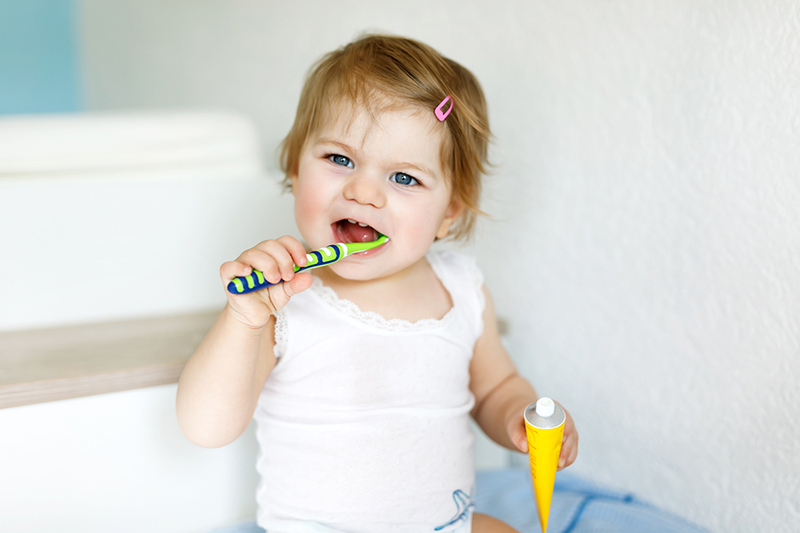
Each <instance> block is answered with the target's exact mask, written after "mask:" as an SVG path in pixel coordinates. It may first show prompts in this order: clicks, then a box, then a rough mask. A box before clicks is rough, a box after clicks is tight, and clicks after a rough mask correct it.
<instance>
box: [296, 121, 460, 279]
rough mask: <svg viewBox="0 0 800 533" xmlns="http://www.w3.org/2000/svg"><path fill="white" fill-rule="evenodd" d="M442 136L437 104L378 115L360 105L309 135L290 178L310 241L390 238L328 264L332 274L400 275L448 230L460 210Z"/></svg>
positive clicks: (299, 216)
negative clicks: (444, 163)
mask: <svg viewBox="0 0 800 533" xmlns="http://www.w3.org/2000/svg"><path fill="white" fill-rule="evenodd" d="M441 142H442V133H441V125H440V124H439V123H438V122H437V121H436V120H435V118H434V114H433V111H431V112H430V113H423V112H419V111H416V112H415V111H414V110H403V109H401V110H396V111H388V112H384V113H381V114H380V115H379V118H378V119H377V120H373V118H372V117H371V116H370V114H369V113H367V112H365V111H364V110H363V109H360V110H358V112H357V113H356V114H355V117H354V118H353V119H352V120H351V116H349V114H347V115H344V116H340V117H339V118H338V119H336V120H333V121H331V123H330V124H328V125H327V126H323V127H322V128H321V129H320V131H318V132H316V133H315V134H313V135H312V136H310V137H309V139H308V141H307V142H306V144H305V146H304V148H303V151H302V153H301V155H300V160H299V163H298V170H297V175H296V176H293V177H292V186H293V192H294V195H295V219H296V220H297V226H298V228H299V229H300V233H301V234H302V235H303V238H304V239H305V240H306V242H307V243H308V245H309V246H310V247H311V248H312V249H316V248H321V247H323V246H327V245H329V244H332V243H335V242H356V241H358V242H368V241H372V240H375V239H376V238H377V233H376V232H380V233H382V234H384V235H386V236H388V237H389V239H390V241H389V242H388V243H387V244H385V245H383V246H380V247H379V248H375V249H373V250H370V251H368V252H365V253H363V254H358V255H353V256H350V257H348V258H346V259H345V260H343V261H341V262H339V263H337V264H335V265H333V266H331V267H330V268H331V269H332V270H333V272H334V273H335V274H337V275H338V276H340V277H342V278H345V279H352V280H366V279H377V278H384V277H388V276H391V275H395V274H402V273H403V272H404V271H405V270H406V269H409V268H410V267H412V266H413V265H415V264H416V263H417V262H419V261H420V260H421V259H422V257H423V256H424V255H425V253H426V252H427V251H428V248H429V247H430V246H431V244H432V243H433V241H434V240H435V239H436V238H437V237H439V238H443V237H445V236H446V235H447V232H448V230H449V228H450V226H451V224H453V222H455V221H456V220H457V219H458V217H459V215H460V214H461V209H460V207H459V205H458V204H457V203H456V202H453V201H452V200H451V196H452V195H451V189H450V183H449V180H448V179H447V176H446V175H445V172H444V170H443V168H442V164H441V161H440V157H439V153H440V152H439V151H440V146H441ZM348 221H351V222H348ZM352 221H355V222H356V224H353V223H352ZM361 224H364V225H366V227H365V226H362V225H361Z"/></svg>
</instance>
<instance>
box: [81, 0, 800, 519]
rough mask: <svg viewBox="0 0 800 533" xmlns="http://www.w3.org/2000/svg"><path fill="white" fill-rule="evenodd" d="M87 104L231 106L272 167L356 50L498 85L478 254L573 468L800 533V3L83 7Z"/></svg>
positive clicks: (163, 3) (685, 511)
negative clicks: (317, 68)
mask: <svg viewBox="0 0 800 533" xmlns="http://www.w3.org/2000/svg"><path fill="white" fill-rule="evenodd" d="M82 24H83V32H82V36H83V43H84V56H83V60H84V67H85V73H86V79H85V85H86V88H87V93H88V95H87V100H88V103H89V105H90V107H92V108H95V109H101V108H119V107H134V108H138V107H154V106H155V107H160V106H165V107H173V106H208V105H211V106H215V107H224V108H230V109H234V110H240V111H243V112H245V113H247V114H248V115H249V116H251V117H253V118H254V119H255V120H256V121H257V124H258V126H259V128H260V131H261V133H262V135H263V138H264V147H265V149H266V150H267V153H270V154H271V153H272V152H271V150H273V149H274V147H275V146H276V145H277V143H278V142H279V141H280V139H281V137H282V136H283V135H284V134H285V132H286V131H287V129H288V127H289V125H290V123H291V120H292V116H293V113H294V106H295V104H296V101H297V96H298V91H299V88H300V85H301V83H302V77H303V74H304V73H305V71H306V69H307V68H308V66H309V65H310V64H311V62H312V61H314V60H316V59H317V58H318V57H319V56H320V55H321V54H322V53H324V52H326V51H328V50H330V49H332V48H334V47H336V46H338V45H340V44H343V43H344V42H346V41H348V40H350V39H351V38H352V37H353V36H354V35H356V34H357V33H358V32H360V31H361V30H364V29H380V30H386V31H391V32H394V33H399V34H403V35H408V36H411V37H416V38H419V39H422V40H424V41H426V42H428V43H429V44H431V45H433V46H434V47H436V48H438V49H439V50H440V51H442V52H443V53H444V54H446V55H448V56H451V57H453V58H454V59H457V60H459V61H461V62H462V63H464V64H465V65H466V66H468V67H469V68H471V69H472V70H473V71H474V72H475V73H476V74H477V75H478V77H479V78H480V79H481V80H482V82H483V84H484V88H485V90H486V93H487V97H488V99H489V103H490V113H491V121H492V125H493V129H494V132H495V136H496V139H495V140H496V146H495V149H494V150H493V158H494V161H495V163H497V169H496V172H495V174H494V175H493V176H492V177H491V178H490V179H489V180H488V182H489V184H490V185H489V186H488V191H487V199H486V202H485V208H486V209H487V210H488V211H490V212H492V213H494V214H495V219H494V221H493V222H490V223H486V224H485V225H484V226H483V228H482V230H481V233H480V235H479V238H478V240H477V241H476V243H475V245H474V247H473V249H474V250H475V251H476V252H477V253H478V254H479V256H480V261H481V264H482V265H483V266H484V267H485V269H486V272H487V280H488V282H489V284H490V286H491V288H492V290H493V293H494V294H495V298H496V300H497V305H498V309H499V310H500V311H499V312H500V313H501V314H502V315H503V316H505V317H506V318H507V320H508V321H509V323H510V327H511V331H510V335H509V344H510V346H511V348H512V349H513V352H514V355H515V357H516V359H517V361H518V363H519V366H520V368H521V370H522V371H523V372H524V373H525V374H526V375H527V376H529V377H530V378H531V379H532V380H533V381H534V382H535V383H536V384H537V386H538V387H539V389H540V391H541V392H542V393H546V394H548V395H552V396H554V397H556V398H557V399H560V400H561V401H562V402H563V403H564V404H566V405H567V406H568V408H570V409H571V411H572V413H573V415H574V416H575V419H576V421H577V424H578V427H579V429H580V434H581V454H580V457H579V459H578V462H577V463H576V465H575V466H574V469H575V471H576V472H578V473H581V474H584V475H586V476H589V477H591V478H593V479H595V480H598V481H601V482H604V483H608V484H611V485H613V486H616V487H621V488H626V489H630V490H633V491H635V492H636V493H637V494H638V495H639V496H641V497H643V498H645V499H648V500H650V501H652V502H654V503H656V504H657V505H659V506H661V507H663V508H666V509H669V510H671V511H674V512H677V513H679V514H681V515H683V516H685V517H688V518H689V519H692V520H694V521H696V522H698V523H700V524H702V525H705V526H707V527H709V528H710V529H712V530H713V531H718V532H722V531H724V532H745V531H756V530H758V531H790V530H792V529H794V528H795V527H796V524H797V523H798V521H800V485H798V483H797V479H798V476H800V448H799V447H798V444H797V443H798V442H800V421H799V420H800V417H798V414H800V408H798V405H800V388H799V387H798V386H797V384H796V383H797V376H798V373H799V372H800V357H798V356H800V346H799V345H800V331H798V324H799V323H800V307H799V306H798V305H797V301H796V295H797V294H798V290H800V269H799V268H798V266H800V263H799V262H798V257H800V255H799V253H800V240H799V239H798V236H799V235H798V229H797V228H798V227H800V215H798V212H797V209H796V206H797V205H798V204H800V183H799V182H798V180H797V177H798V174H800V151H798V150H797V146H798V145H799V144H800V142H799V141H800V138H798V137H800V92H798V90H797V87H798V86H800V79H799V78H800V63H798V57H800V40H799V39H800V37H799V36H800V31H798V30H800V7H798V4H797V3H796V2H794V1H793V0H774V1H771V2H747V1H744V0H738V1H722V0H718V1H712V0H699V1H698V0H680V1H674V2H657V1H655V0H647V1H634V0H628V1H622V0H618V1H608V2H594V1H592V0H564V1H560V2H551V1H532V2H521V1H520V2H512V1H497V0H495V1H483V0H480V1H477V0H476V1H473V2H461V1H455V0H452V1H442V2H429V1H410V2H402V3H398V2H367V1H363V2H360V1H339V2H335V3H332V2H327V1H323V0H318V1H309V2H279V1H270V2H267V1H235V2H228V1H221V0H218V1H208V2H192V1H189V0H182V1H178V0H159V1H156V0H150V1H144V0H142V1H133V0H129V1H125V2H114V3H108V2H103V1H100V0H84V1H83V3H82Z"/></svg>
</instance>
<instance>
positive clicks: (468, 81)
mask: <svg viewBox="0 0 800 533" xmlns="http://www.w3.org/2000/svg"><path fill="white" fill-rule="evenodd" d="M448 95H449V96H450V97H451V99H452V104H453V109H452V112H451V113H450V114H449V116H447V118H446V119H445V120H444V121H442V122H441V125H442V128H443V129H444V135H443V139H444V140H443V142H442V147H441V154H440V157H441V162H442V167H443V168H444V169H445V172H446V173H447V174H448V178H449V179H450V186H451V190H452V195H453V199H454V200H457V201H459V202H460V203H461V205H462V206H463V207H464V212H463V214H462V216H461V217H460V219H459V220H458V221H457V222H456V224H455V225H454V227H453V228H452V231H451V234H450V235H451V236H452V237H454V238H457V239H458V238H467V237H469V236H470V235H471V233H472V232H473V230H474V226H475V222H476V219H477V216H478V215H480V214H483V213H482V212H481V210H480V208H479V207H478V205H479V202H480V190H481V175H482V174H483V173H484V172H485V169H486V166H487V165H488V163H487V151H488V144H489V136H490V131H489V120H488V117H487V114H486V101H485V99H484V96H483V91H482V90H481V87H480V84H479V83H478V80H477V79H476V78H475V76H473V75H472V73H471V72H470V71H468V70H467V69H466V68H464V67H462V66H461V65H459V64H458V63H456V62H455V61H452V60H450V59H447V58H446V57H443V56H442V55H441V54H439V53H438V52H436V51H435V50H434V49H433V48H431V47H430V46H427V45H425V44H423V43H420V42H417V41H414V40H412V39H406V38H403V37H395V36H388V35H366V36H364V37H361V38H359V39H357V40H356V41H353V42H352V43H350V44H348V45H346V46H344V47H342V48H339V49H338V50H335V51H333V52H331V53H329V54H327V55H325V56H324V57H323V58H322V59H321V60H320V61H319V62H317V63H316V64H315V65H314V66H313V67H312V70H311V72H310V74H309V75H308V77H307V79H306V82H305V85H304V87H303V91H302V93H301V95H300V102H299V104H298V106H297V114H296V116H295V121H294V125H293V126H292V129H291V130H290V131H289V134H288V135H287V136H286V138H285V139H284V140H283V144H282V145H281V153H280V165H281V169H282V170H283V172H284V173H285V174H286V178H285V181H284V183H285V184H286V185H287V186H291V177H292V176H293V175H296V174H297V168H298V163H299V160H300V154H301V152H302V150H303V146H304V145H305V143H306V141H307V140H308V138H309V137H310V136H311V135H313V134H314V133H315V132H316V131H318V129H319V128H320V127H322V126H323V125H325V124H326V123H327V121H328V120H330V119H331V118H332V117H331V115H332V113H333V110H334V109H336V105H337V104H341V102H342V99H344V100H345V101H348V102H349V103H351V104H352V106H351V107H352V108H353V109H356V108H358V107H359V106H360V107H363V108H365V109H367V110H369V112H371V113H375V112H376V109H377V108H378V107H380V108H381V109H386V108H387V107H393V108H396V107H401V106H413V107H417V108H420V109H422V110H426V112H430V113H433V112H434V109H435V108H436V107H437V106H438V105H439V104H440V103H441V102H442V100H443V99H444V98H445V97H446V96H448ZM449 105H450V102H448V103H447V104H445V109H447V107H449Z"/></svg>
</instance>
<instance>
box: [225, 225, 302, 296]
mask: <svg viewBox="0 0 800 533" xmlns="http://www.w3.org/2000/svg"><path fill="white" fill-rule="evenodd" d="M237 261H238V262H240V263H243V264H245V265H249V266H251V267H252V268H253V269H255V270H258V271H260V272H261V273H262V274H264V278H265V279H266V280H267V281H269V282H270V283H273V284H275V283H279V282H280V281H281V280H283V281H289V280H291V279H292V278H293V277H294V265H295V264H296V263H300V264H301V266H302V264H305V261H306V259H305V249H304V248H303V245H302V244H300V242H299V241H297V239H295V238H294V237H290V236H288V235H287V236H284V237H281V238H279V239H276V240H268V241H263V242H260V243H259V244H257V245H256V246H254V247H253V248H250V249H249V250H246V251H245V252H243V253H242V255H240V256H239V258H238V259H237Z"/></svg>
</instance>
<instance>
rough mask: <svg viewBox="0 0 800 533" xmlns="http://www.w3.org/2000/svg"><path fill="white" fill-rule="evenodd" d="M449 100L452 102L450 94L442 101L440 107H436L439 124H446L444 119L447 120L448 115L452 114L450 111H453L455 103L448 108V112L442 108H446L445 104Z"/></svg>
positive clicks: (435, 111)
mask: <svg viewBox="0 0 800 533" xmlns="http://www.w3.org/2000/svg"><path fill="white" fill-rule="evenodd" d="M448 100H450V95H449V94H448V95H447V96H445V97H444V100H442V103H441V104H439V105H438V106H436V110H434V113H436V118H438V119H439V122H444V119H446V118H447V115H449V114H450V111H452V110H453V102H450V107H448V108H447V111H442V108H443V107H444V104H446V103H447V101H448Z"/></svg>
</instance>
